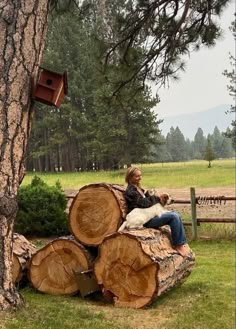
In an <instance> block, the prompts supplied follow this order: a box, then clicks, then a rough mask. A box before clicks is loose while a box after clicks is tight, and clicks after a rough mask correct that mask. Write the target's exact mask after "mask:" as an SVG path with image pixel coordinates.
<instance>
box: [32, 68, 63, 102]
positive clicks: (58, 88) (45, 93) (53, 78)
mask: <svg viewBox="0 0 236 329" xmlns="http://www.w3.org/2000/svg"><path fill="white" fill-rule="evenodd" d="M67 92H68V83H67V73H66V72H64V73H63V74H59V73H55V72H52V71H49V70H46V69H43V68H41V69H40V72H39V79H38V81H37V83H36V84H35V86H34V88H33V98H34V99H35V100H36V101H38V102H40V103H44V104H47V105H51V106H56V107H57V108H59V107H60V105H61V103H62V101H63V98H64V96H65V95H66V94H67Z"/></svg>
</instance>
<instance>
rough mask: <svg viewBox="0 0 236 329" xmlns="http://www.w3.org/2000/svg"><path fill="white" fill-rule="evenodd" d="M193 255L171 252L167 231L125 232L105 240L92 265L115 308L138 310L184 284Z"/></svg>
mask: <svg viewBox="0 0 236 329" xmlns="http://www.w3.org/2000/svg"><path fill="white" fill-rule="evenodd" d="M193 265H194V255H193V254H192V252H190V253H189V256H188V257H186V258H183V257H182V256H180V254H178V252H177V251H176V250H175V249H173V247H172V245H171V239H170V230H169V228H165V227H163V228H161V229H158V230H157V229H156V230H155V229H142V230H137V229H136V230H135V229H132V230H126V231H123V232H122V233H114V234H112V235H110V236H109V237H107V238H105V239H104V241H103V243H102V244H101V245H100V246H99V254H98V257H97V259H96V260H95V264H94V273H95V276H96V279H97V282H98V284H100V285H102V286H103V287H104V291H105V292H110V293H111V295H114V298H113V300H114V302H115V306H125V307H132V308H141V307H144V306H146V305H148V304H150V303H151V302H152V301H153V300H154V299H155V297H157V296H160V295H161V294H163V293H165V292H166V291H168V290H169V289H170V288H173V287H175V286H177V285H179V284H181V283H183V282H184V281H185V279H186V278H187V277H188V276H189V274H190V273H191V271H192V268H193Z"/></svg>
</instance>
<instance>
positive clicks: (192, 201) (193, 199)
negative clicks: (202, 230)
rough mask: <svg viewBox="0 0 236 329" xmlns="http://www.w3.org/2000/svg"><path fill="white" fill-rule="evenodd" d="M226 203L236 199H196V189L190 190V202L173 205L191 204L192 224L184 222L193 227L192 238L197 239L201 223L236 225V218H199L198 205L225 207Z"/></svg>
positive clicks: (177, 201) (208, 197) (220, 197)
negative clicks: (198, 227)
mask: <svg viewBox="0 0 236 329" xmlns="http://www.w3.org/2000/svg"><path fill="white" fill-rule="evenodd" d="M226 201H236V197H233V196H227V197H226V196H204V197H200V196H198V197H196V193H195V188H194V187H191V188H190V200H178V199H176V200H173V203H177V204H190V205H191V217H192V218H191V222H190V221H183V224H184V225H186V226H192V238H193V239H194V240H196V239H197V226H200V223H236V218H235V217H234V218H223V217H222V218H207V217H204V218H200V217H197V205H212V204H220V205H222V206H224V204H225V203H226ZM209 202H210V203H209Z"/></svg>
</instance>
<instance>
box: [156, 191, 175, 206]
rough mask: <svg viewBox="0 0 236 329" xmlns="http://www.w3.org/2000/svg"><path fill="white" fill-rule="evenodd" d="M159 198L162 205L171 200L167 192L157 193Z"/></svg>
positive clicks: (169, 202)
mask: <svg viewBox="0 0 236 329" xmlns="http://www.w3.org/2000/svg"><path fill="white" fill-rule="evenodd" d="M159 198H160V204H161V205H162V206H163V207H164V206H166V205H168V204H171V202H172V199H171V197H170V195H169V193H162V194H160V195H159Z"/></svg>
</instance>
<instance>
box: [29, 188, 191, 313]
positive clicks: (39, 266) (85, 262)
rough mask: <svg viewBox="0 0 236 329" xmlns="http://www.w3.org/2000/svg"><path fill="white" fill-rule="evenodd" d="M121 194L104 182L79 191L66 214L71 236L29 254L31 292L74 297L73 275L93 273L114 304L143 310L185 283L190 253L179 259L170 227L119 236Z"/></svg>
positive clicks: (76, 285)
mask: <svg viewBox="0 0 236 329" xmlns="http://www.w3.org/2000/svg"><path fill="white" fill-rule="evenodd" d="M124 190H125V188H124V186H122V185H115V184H105V183H99V184H90V185H86V186H84V187H83V188H81V189H80V191H79V193H78V194H77V195H76V196H75V198H74V200H73V202H72V204H71V206H70V210H69V228H70V231H71V233H72V236H69V237H60V238H57V239H55V240H53V241H51V242H50V243H48V244H47V245H46V246H44V247H43V248H42V249H40V250H38V251H36V252H35V250H34V251H32V254H33V256H32V258H31V260H30V263H29V265H28V278H29V280H30V282H31V284H32V285H33V287H34V288H35V289H37V290H39V291H41V292H44V293H50V294H63V295H65V294H70V295H72V294H76V293H77V292H78V291H79V290H80V291H81V282H79V281H78V276H77V275H76V273H92V274H93V275H94V276H95V278H96V281H97V283H98V286H99V288H100V289H101V290H102V291H103V292H104V294H105V295H106V296H107V295H109V296H112V299H113V301H114V304H115V306H127V307H133V308H141V307H144V306H146V305H148V304H150V303H151V302H152V301H153V300H154V299H155V298H156V297H157V296H160V295H161V294H163V293H164V292H166V291H168V290H169V289H171V288H172V287H175V286H177V285H179V284H181V283H183V282H184V281H185V279H186V278H187V277H188V276H189V274H190V273H191V271H192V268H193V266H194V262H195V261H194V255H193V253H192V252H190V254H189V256H188V257H185V258H183V257H182V256H180V255H179V254H178V253H177V252H176V250H175V249H173V248H172V246H171V238H170V230H169V228H168V227H166V226H165V227H163V228H161V229H158V230H154V229H147V228H143V229H132V230H131V229H130V230H124V231H122V232H117V230H118V228H119V227H120V225H121V224H122V222H123V220H124V218H125V216H126V203H125V200H124ZM91 270H92V271H91ZM82 284H83V283H82Z"/></svg>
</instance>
